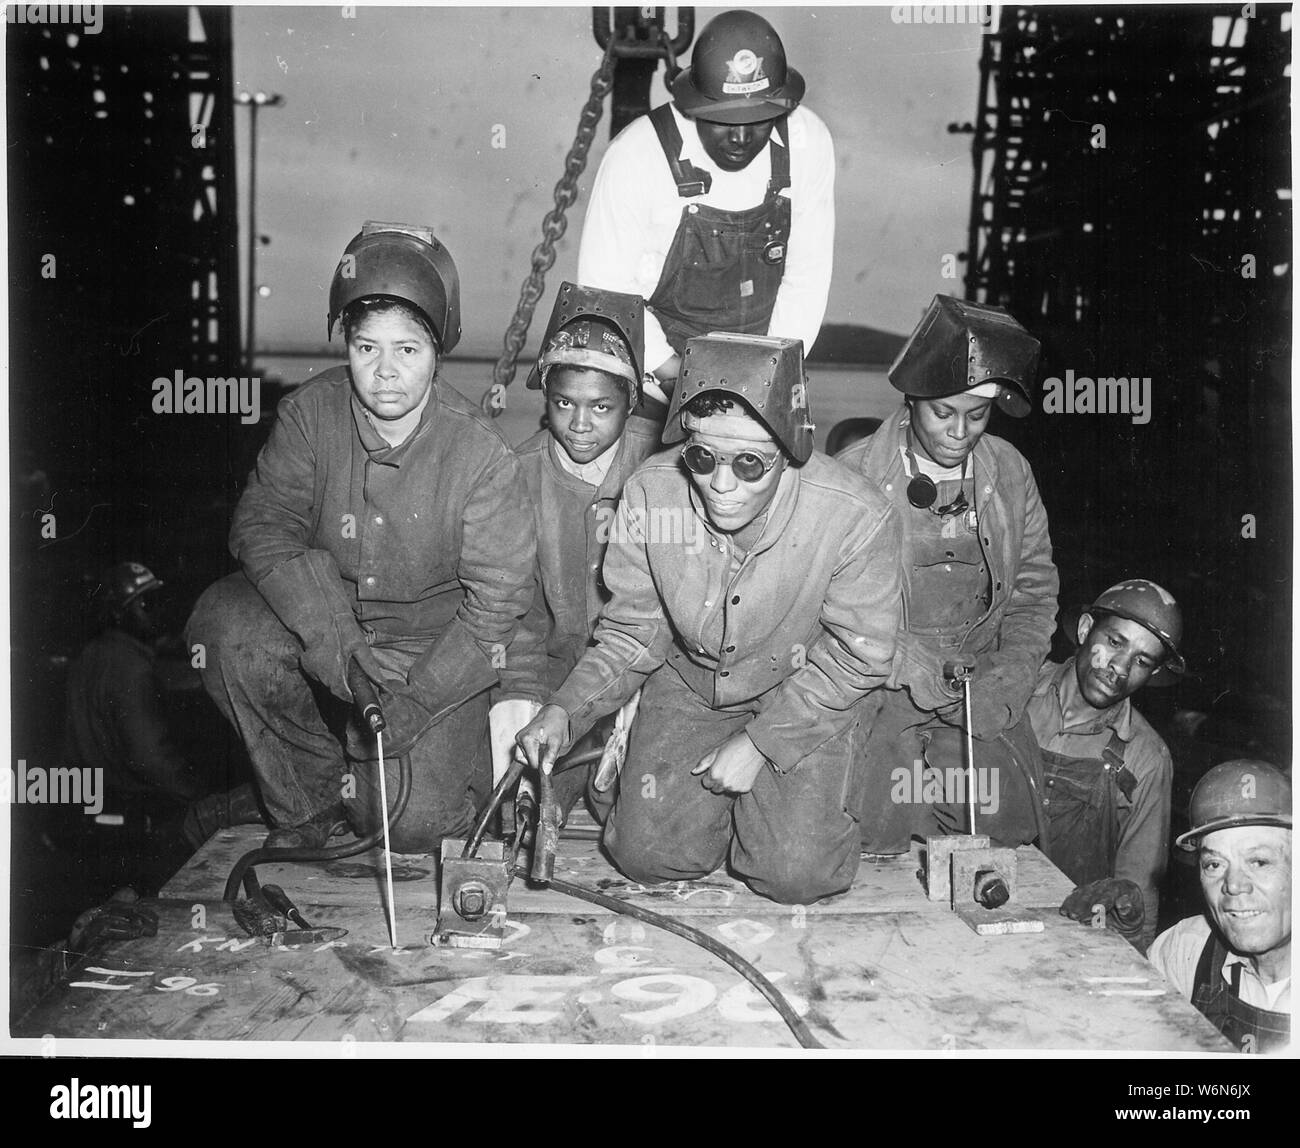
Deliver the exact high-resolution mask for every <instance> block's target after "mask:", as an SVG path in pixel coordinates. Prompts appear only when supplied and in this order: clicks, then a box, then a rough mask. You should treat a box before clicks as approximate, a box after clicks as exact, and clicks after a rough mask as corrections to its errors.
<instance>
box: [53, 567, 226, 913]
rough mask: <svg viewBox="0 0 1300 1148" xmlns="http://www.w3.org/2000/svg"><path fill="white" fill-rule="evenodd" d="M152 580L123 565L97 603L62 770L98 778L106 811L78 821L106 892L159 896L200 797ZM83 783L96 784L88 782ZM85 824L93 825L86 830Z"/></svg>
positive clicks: (77, 670) (75, 683)
mask: <svg viewBox="0 0 1300 1148" xmlns="http://www.w3.org/2000/svg"><path fill="white" fill-rule="evenodd" d="M162 585H163V584H162V582H160V581H159V580H158V579H157V578H156V577H155V576H154V574H153V572H152V571H151V570H150V569H149V568H148V567H146V566H143V565H141V564H140V563H139V562H119V563H118V564H117V565H116V566H114V567H113V568H112V569H111V570H109V571H108V572H107V573H105V575H104V577H103V580H102V581H101V583H100V587H99V590H98V592H97V593H96V601H97V604H98V607H99V610H100V617H101V621H102V624H103V630H102V631H101V633H100V634H99V635H98V636H96V637H95V638H93V639H91V641H90V642H88V643H87V644H86V646H85V647H84V648H83V649H82V651H81V653H80V654H78V655H77V658H76V660H75V661H74V662H73V663H72V666H71V668H70V670H69V673H68V685H67V695H66V697H67V705H66V711H65V712H66V717H65V722H64V736H63V757H62V765H63V767H64V768H72V769H79V770H99V771H102V772H100V773H99V774H98V775H97V776H98V777H99V778H102V786H103V788H102V790H100V791H99V793H98V796H99V798H100V799H101V801H102V808H101V809H99V810H96V811H95V813H94V815H93V817H94V822H93V824H90V822H91V818H92V815H90V814H87V815H85V816H82V811H81V809H78V810H77V811H76V812H77V816H78V818H79V824H78V832H77V834H76V839H77V841H78V846H79V848H81V849H82V850H83V851H85V852H90V851H93V852H94V853H95V854H96V855H95V856H93V857H91V856H85V857H84V860H85V861H86V863H87V865H88V866H89V867H90V868H91V869H93V870H96V871H97V873H98V876H99V877H100V878H102V882H103V884H104V885H105V886H106V887H107V886H114V885H120V884H127V883H129V884H131V885H132V886H133V887H135V889H136V890H137V892H141V893H145V894H146V895H152V894H153V893H155V892H156V891H157V889H158V886H159V885H161V884H162V883H163V882H165V881H166V880H167V879H168V878H169V877H170V876H171V875H172V873H174V872H175V871H176V869H177V868H178V867H179V866H180V865H181V864H182V863H184V861H185V859H186V858H187V857H188V856H189V855H190V853H191V852H192V848H191V847H190V846H188V845H187V844H186V841H185V839H184V837H183V835H182V831H181V826H182V821H183V818H184V817H185V814H186V809H187V807H188V806H189V803H190V802H192V801H194V800H195V799H196V798H198V797H199V796H200V795H201V794H202V793H203V786H202V783H201V780H200V779H199V778H198V777H197V776H196V775H195V773H194V771H193V769H192V768H191V763H189V762H188V761H187V760H186V759H185V756H184V754H182V752H181V751H180V749H179V748H178V747H177V745H176V742H175V740H174V738H173V736H172V733H171V731H170V730H169V729H168V726H167V718H166V715H165V713H164V710H163V706H162V700H161V692H160V687H159V682H158V678H157V674H156V666H157V653H156V649H157V643H158V642H159V640H160V639H162V638H163V637H164V629H165V627H164V626H163V624H162V622H161V621H160V618H159V613H158V608H157V607H158V598H157V592H158V591H159V590H160V589H162ZM83 776H92V775H87V774H83ZM82 822H85V823H86V824H81V823H82Z"/></svg>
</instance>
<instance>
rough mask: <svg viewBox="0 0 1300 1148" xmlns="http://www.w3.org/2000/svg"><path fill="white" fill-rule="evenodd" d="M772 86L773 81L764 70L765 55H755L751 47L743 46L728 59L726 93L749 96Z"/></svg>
mask: <svg viewBox="0 0 1300 1148" xmlns="http://www.w3.org/2000/svg"><path fill="white" fill-rule="evenodd" d="M771 86H772V81H771V80H769V79H768V78H767V76H766V74H765V73H764V72H763V57H762V56H756V55H754V53H753V52H752V51H750V49H748V48H741V49H740V51H739V52H737V53H736V54H735V55H734V56H732V57H731V59H730V60H728V61H727V78H726V79H725V80H724V81H723V83H722V90H723V92H724V93H725V94H726V95H728V96H748V95H750V94H751V93H753V92H764V91H766V90H767V89H768V88H769V87H771Z"/></svg>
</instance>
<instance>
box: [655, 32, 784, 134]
mask: <svg viewBox="0 0 1300 1148" xmlns="http://www.w3.org/2000/svg"><path fill="white" fill-rule="evenodd" d="M672 92H673V101H674V102H675V103H676V105H677V110H678V111H680V112H681V113H682V114H683V115H686V116H695V117H696V118H697V119H701V120H708V121H710V122H712V123H719V124H752V123H758V122H760V121H762V120H770V119H775V118H776V117H778V116H783V115H787V114H788V113H790V112H792V111H794V109H795V108H797V107H798V106H799V101H800V100H801V99H803V93H804V81H803V77H802V76H801V75H800V74H799V73H798V72H796V71H795V70H794V69H793V68H791V67H787V66H786V62H785V46H784V45H783V44H782V43H781V37H780V36H778V35H777V34H776V30H775V29H774V28H773V27H772V25H771V24H769V23H768V22H767V21H766V20H764V19H763V17H762V16H756V15H755V14H754V13H753V12H744V11H733V12H723V13H722V15H720V16H715V17H714V18H713V19H712V20H710V21H709V22H708V23H707V24H706V25H705V26H704V30H703V31H702V32H701V33H700V36H699V39H698V40H696V42H695V50H694V51H693V52H692V53H691V66H690V67H689V68H684V69H683V70H682V71H681V73H680V74H679V75H678V76H677V78H676V79H675V80H674V81H673V84H672Z"/></svg>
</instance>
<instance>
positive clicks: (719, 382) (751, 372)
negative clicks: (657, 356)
mask: <svg viewBox="0 0 1300 1148" xmlns="http://www.w3.org/2000/svg"><path fill="white" fill-rule="evenodd" d="M710 391H719V392H724V393H726V394H728V395H730V396H732V397H733V398H736V399H739V400H740V402H741V404H742V405H744V406H745V407H747V408H748V412H749V413H750V414H752V415H753V416H754V418H756V419H757V420H758V421H759V422H760V423H762V424H763V425H764V426H765V427H766V428H767V429H768V431H769V433H770V434H771V435H772V437H773V438H774V439H776V441H777V442H779V443H780V444H781V446H782V447H783V448H784V450H785V452H786V454H788V455H789V456H790V457H791V458H792V459H793V460H794V461H795V462H796V463H804V462H807V461H808V456H809V455H810V454H812V449H813V431H814V430H815V429H816V427H815V425H814V423H813V421H812V415H811V412H810V411H809V409H808V384H807V381H806V379H805V378H804V373H803V343H802V342H801V341H800V340H799V339H775V338H769V337H767V336H763V335H730V334H718V333H717V332H714V333H713V334H711V335H701V336H698V337H696V338H694V339H688V340H687V341H686V349H685V351H684V352H683V353H682V366H681V372H680V373H679V375H678V377H677V388H676V390H675V391H674V392H673V404H672V406H671V407H670V408H669V410H668V422H667V423H666V424H665V426H664V434H663V441H664V443H665V444H668V445H671V444H672V443H675V442H681V440H682V439H684V438H685V437H686V435H687V431H686V428H685V427H683V426H682V419H681V414H682V408H684V407H685V406H686V405H687V404H688V403H689V402H690V401H691V400H692V399H694V398H695V397H696V396H697V395H703V394H708V393H709V392H710Z"/></svg>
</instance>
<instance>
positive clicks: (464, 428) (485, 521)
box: [188, 223, 536, 852]
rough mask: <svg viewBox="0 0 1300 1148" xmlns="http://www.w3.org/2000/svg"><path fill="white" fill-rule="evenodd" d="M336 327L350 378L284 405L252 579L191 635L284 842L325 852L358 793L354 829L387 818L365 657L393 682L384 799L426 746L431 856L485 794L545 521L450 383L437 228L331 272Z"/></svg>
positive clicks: (425, 828) (242, 558)
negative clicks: (445, 376) (492, 719)
mask: <svg viewBox="0 0 1300 1148" xmlns="http://www.w3.org/2000/svg"><path fill="white" fill-rule="evenodd" d="M336 323H337V324H339V325H341V327H342V331H343V337H344V341H345V343H346V347H347V357H348V363H347V366H346V367H335V368H332V369H330V370H328V371H325V372H324V373H322V374H321V375H319V376H318V377H316V378H314V379H312V380H311V381H309V382H307V383H304V384H303V385H302V386H301V387H299V388H297V389H296V390H295V391H293V392H292V393H291V394H290V395H289V396H288V397H286V398H285V399H284V400H283V401H282V402H281V403H280V408H279V412H278V415H277V418H276V423H275V427H274V428H273V429H272V432H271V437H270V440H269V441H268V442H267V444H266V446H265V447H264V448H263V449H262V452H261V454H260V455H259V456H258V460H257V466H256V468H255V469H254V471H253V473H252V474H251V475H250V476H249V479H248V485H247V487H246V488H245V490H244V494H243V497H242V498H241V499H240V501H239V506H238V508H237V509H236V511H235V516H234V522H233V525H232V527H231V532H230V549H231V552H232V553H233V554H234V556H235V557H236V558H237V559H238V560H239V563H240V566H241V567H242V571H241V573H238V574H235V575H231V576H230V577H229V578H225V579H223V580H222V581H221V582H218V583H217V584H216V585H215V586H212V587H210V588H209V589H208V591H207V592H206V593H205V594H204V596H203V598H202V599H201V600H200V601H199V604H198V605H197V606H196V607H195V610H194V614H193V616H192V617H191V619H190V624H189V630H188V637H189V640H190V642H191V643H192V644H197V645H201V646H202V647H203V648H204V661H205V665H204V669H203V681H204V685H205V686H206V687H207V690H208V692H209V693H210V694H211V695H212V697H213V699H214V700H215V701H216V703H217V705H218V707H219V708H220V709H221V710H222V712H223V713H224V714H225V715H226V716H227V717H228V718H229V719H230V721H231V722H232V723H233V724H234V725H235V728H236V729H237V730H238V731H239V733H240V735H241V736H242V737H243V740H244V743H245V745H246V746H247V749H248V753H249V757H250V758H251V759H252V762H253V767H254V769H255V771H256V773H257V778H258V782H259V784H260V786H261V790H262V795H263V797H264V799H265V802H266V806H267V810H268V812H269V813H270V814H271V816H272V817H273V819H274V821H275V824H276V829H275V831H274V832H273V833H272V834H271V835H270V837H268V839H267V844H268V845H269V846H283V847H297V848H319V847H320V846H322V845H324V844H325V841H326V840H327V839H328V837H329V836H330V834H331V832H332V831H333V830H334V829H335V828H336V827H337V825H338V822H339V821H340V819H341V817H342V815H343V806H342V803H343V802H344V801H346V802H347V803H348V808H347V813H348V816H349V818H350V819H351V820H352V821H353V823H354V825H355V826H356V828H357V829H358V831H359V832H361V831H364V832H370V831H373V830H374V829H375V828H376V827H377V826H378V821H379V807H378V803H377V799H376V798H377V794H376V791H377V788H378V784H377V781H378V777H377V770H376V768H375V767H374V765H373V764H372V763H371V762H370V760H369V759H372V758H373V757H374V756H375V752H376V746H375V742H374V739H373V737H372V736H370V735H368V734H366V733H364V732H363V731H362V730H361V728H360V726H359V724H358V723H357V721H356V720H355V718H354V715H353V714H352V713H351V708H352V707H351V706H350V705H349V704H348V703H350V702H351V701H352V693H351V689H350V687H349V685H348V672H349V668H350V666H352V665H353V664H354V663H355V664H356V665H357V666H359V667H360V669H361V670H362V671H363V672H364V673H365V674H366V676H367V677H369V678H370V679H371V681H372V682H375V683H377V684H379V685H380V686H381V687H382V690H381V695H380V700H381V702H382V704H383V706H384V710H385V714H386V716H387V718H388V723H389V729H388V731H387V732H386V733H385V735H384V736H385V748H386V750H387V752H388V757H389V760H388V763H387V764H388V768H389V770H390V772H392V773H393V776H392V777H391V778H389V780H388V791H389V793H390V794H393V793H395V792H396V789H397V786H396V782H397V776H396V772H395V767H394V759H395V758H399V757H403V756H407V755H409V756H410V763H411V770H412V775H413V776H412V791H411V796H410V800H409V802H408V804H407V807H406V811H405V813H404V815H403V816H402V818H401V819H400V820H399V821H398V822H397V824H396V825H395V826H394V827H393V832H392V844H393V848H395V849H397V850H399V851H408V852H416V851H420V852H423V851H429V850H434V849H436V848H437V846H438V844H439V842H440V841H441V839H442V838H443V837H444V836H460V835H464V834H465V833H466V831H468V830H469V829H470V827H471V826H472V824H473V821H474V816H475V812H476V807H477V805H478V802H479V800H480V799H482V798H486V796H487V794H488V792H489V791H490V788H491V767H490V762H489V745H488V718H487V715H488V690H489V689H490V688H491V687H492V686H493V685H495V684H496V683H497V680H498V667H499V665H500V663H501V659H502V658H503V657H504V652H505V649H506V647H507V645H508V644H509V642H510V639H511V637H512V635H513V633H514V631H515V628H516V625H517V623H518V619H519V618H520V617H521V616H522V615H523V614H524V613H525V611H526V610H527V609H528V606H529V603H530V602H531V600H532V589H533V562H534V557H535V554H536V537H535V533H534V527H533V515H532V510H531V507H530V503H529V499H528V492H527V489H526V488H525V486H524V482H523V478H522V475H521V474H520V468H519V461H518V459H517V458H516V457H515V455H514V453H513V452H512V451H511V450H510V449H509V447H508V446H507V444H506V443H505V441H504V440H503V439H502V438H501V436H500V434H499V433H498V432H497V431H496V429H495V428H494V427H493V426H492V425H491V423H490V422H489V421H488V420H487V419H486V417H485V416H483V415H482V414H481V413H480V411H479V409H478V407H477V406H475V405H474V404H473V403H470V402H469V401H468V400H467V399H465V397H464V396H462V395H461V394H460V393H459V392H457V391H456V390H454V389H453V388H452V387H451V386H450V385H448V384H447V383H446V382H444V381H443V380H442V379H440V378H439V376H438V364H439V361H440V359H441V357H442V356H443V355H445V354H446V353H448V352H449V351H450V350H451V349H452V348H453V347H454V346H455V345H456V341H457V340H458V339H459V338H460V288H459V279H458V276H457V273H456V266H455V264H454V262H453V261H452V258H451V255H450V254H449V253H448V251H447V249H446V248H445V247H444V246H443V245H442V244H441V243H440V242H439V241H438V240H437V238H436V237H435V236H434V235H433V233H432V232H431V231H430V230H428V229H427V228H422V227H410V226H405V225H401V224H386V223H367V224H366V225H365V226H364V227H363V228H362V230H361V232H360V234H358V235H357V236H355V237H354V238H353V240H352V242H351V243H349V244H348V246H347V249H346V250H345V251H344V253H343V257H342V259H341V260H340V261H339V264H338V267H337V269H336V270H335V273H334V280H333V284H332V286H331V288H330V305H329V315H328V331H329V332H331V333H332V332H333V330H334V327H335V324H336Z"/></svg>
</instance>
